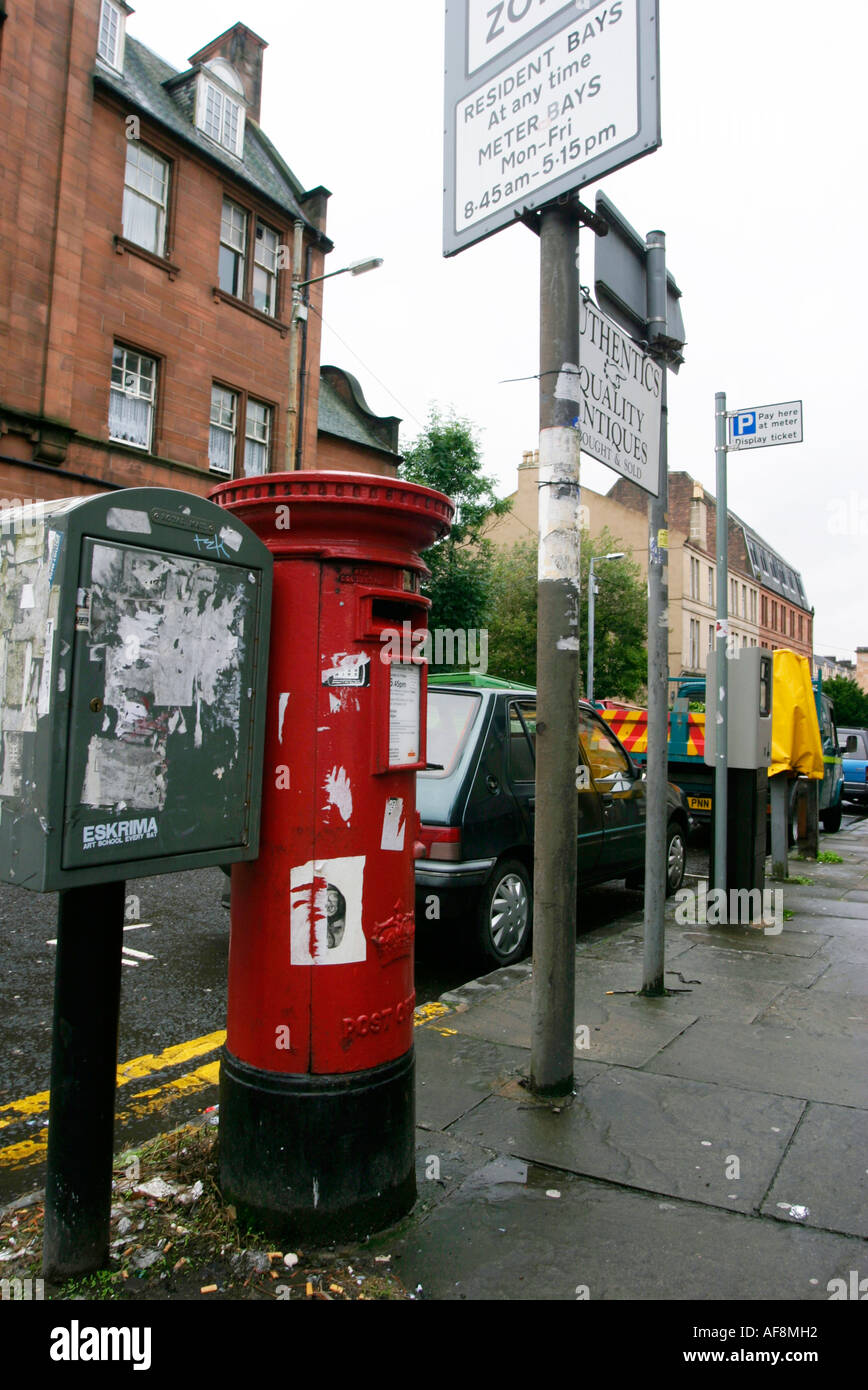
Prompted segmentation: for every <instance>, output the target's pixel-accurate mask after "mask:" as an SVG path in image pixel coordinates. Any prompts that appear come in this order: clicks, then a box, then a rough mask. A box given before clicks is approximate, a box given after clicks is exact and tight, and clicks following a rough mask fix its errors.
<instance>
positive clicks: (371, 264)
mask: <svg viewBox="0 0 868 1390" xmlns="http://www.w3.org/2000/svg"><path fill="white" fill-rule="evenodd" d="M382 264H383V258H382V256H369V257H368V258H367V260H364V261H351V262H350V264H349V265H344V266H341V268H340V270H330V271H329V272H328V274H326V275H314V276H313V278H312V279H311V280H293V282H292V288H293V289H294V290H303V289H304V288H305V286H306V285H317V284H319V282H320V280H330V279H331V278H332V276H333V275H346V274H347V272H349V274H350V275H364V274H365V272H366V271H368V270H379V268H380V266H381V265H382Z"/></svg>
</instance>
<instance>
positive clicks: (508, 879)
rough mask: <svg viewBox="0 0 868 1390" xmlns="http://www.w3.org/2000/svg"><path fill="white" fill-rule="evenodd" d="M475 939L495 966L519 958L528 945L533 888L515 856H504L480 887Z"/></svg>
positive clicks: (484, 954) (528, 876)
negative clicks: (509, 857)
mask: <svg viewBox="0 0 868 1390" xmlns="http://www.w3.org/2000/svg"><path fill="white" fill-rule="evenodd" d="M476 926H477V943H478V945H479V948H480V950H481V952H482V954H483V956H484V957H485V959H486V960H487V961H488V962H489V963H492V964H494V965H495V966H502V965H512V964H513V963H514V962H515V961H517V960H521V958H522V956H523V955H525V954H526V952H527V949H528V946H529V945H530V937H531V928H532V926H533V890H532V888H531V883H530V875H529V873H528V871H527V869H526V868H525V867H524V865H523V864H520V863H519V862H518V860H517V859H504V860H503V861H502V862H501V863H500V864H496V865H495V868H494V872H493V874H492V875H491V878H490V879H489V880H488V883H487V884H486V885H485V887H484V888H483V890H482V893H481V895H480V900H479V907H478V909H477V921H476Z"/></svg>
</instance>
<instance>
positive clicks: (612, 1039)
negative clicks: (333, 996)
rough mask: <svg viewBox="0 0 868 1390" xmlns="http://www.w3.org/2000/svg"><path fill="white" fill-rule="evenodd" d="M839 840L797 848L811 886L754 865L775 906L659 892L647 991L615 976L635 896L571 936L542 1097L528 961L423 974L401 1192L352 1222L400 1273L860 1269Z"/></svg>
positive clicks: (852, 850) (822, 1286)
mask: <svg viewBox="0 0 868 1390" xmlns="http://www.w3.org/2000/svg"><path fill="white" fill-rule="evenodd" d="M831 838H832V837H824V841H828V840H829V839H831ZM836 848H837V845H836ZM845 858H846V863H844V864H842V865H825V864H824V865H818V866H817V870H820V869H821V870H822V890H821V891H820V892H817V891H816V888H817V883H816V881H815V882H814V883H809V884H796V883H792V882H786V883H784V884H780V885H771V886H772V887H780V889H781V891H782V893H783V902H784V905H785V907H786V909H787V912H788V914H789V913H792V914H793V915H792V916H789V915H788V916H787V919H786V920H785V921H784V922H783V923H782V924H781V923H778V927H780V930H772V931H771V932H768V931H764V930H763V929H762V927H761V926H759V927H751V926H749V927H742V928H729V927H721V926H709V927H705V926H702V925H699V924H696V923H692V924H691V923H689V922H688V923H684V922H679V921H678V920H676V914H675V907H674V905H673V904H672V903H669V904H667V909H666V919H667V922H666V937H667V949H666V969H667V974H666V983H667V986H668V987H670V988H671V990H672V992H671V993H670V994H668V995H667V997H665V998H663V999H645V998H643V997H641V995H639V994H638V993H637V992H636V991H637V990H638V988H639V986H640V984H641V965H642V950H643V940H642V936H643V931H642V923H641V920H637V915H636V914H635V913H632V914H631V915H630V916H629V917H628V918H626V919H624V920H623V921H621V922H619V923H616V924H613V925H612V926H610V927H607V928H605V929H603V930H598V931H595V932H593V933H591V934H589V935H588V936H587V937H584V938H583V937H581V936H580V937H579V939H578V940H577V944H576V968H575V979H576V994H575V999H576V1016H575V1022H576V1027H577V1028H578V1029H579V1032H578V1033H577V1037H576V1042H577V1047H576V1054H575V1077H576V1084H575V1091H574V1095H573V1096H572V1097H570V1098H567V1100H565V1101H562V1102H560V1103H553V1102H539V1101H537V1100H536V1099H535V1098H534V1097H533V1096H531V1095H530V1093H529V1091H528V1089H527V1084H526V1081H527V1075H528V1071H529V1063H530V1047H531V1030H532V1004H533V990H534V982H533V978H532V973H531V971H530V968H529V963H526V964H525V965H524V966H523V967H518V968H516V969H514V970H513V971H500V972H495V973H494V974H492V975H490V976H486V977H485V978H483V979H482V980H480V981H478V982H475V984H474V986H472V987H470V988H464V989H461V990H457V991H453V992H452V993H450V994H449V995H447V996H444V999H443V1003H444V1004H445V1005H446V1008H447V1012H445V1013H444V1014H442V1015H441V1016H440V1017H439V1018H437V1019H436V1020H433V1021H431V1022H429V1023H427V1024H426V1025H424V1026H422V1027H420V1028H419V1029H417V1036H416V1047H417V1070H418V1077H419V1086H418V1096H419V1120H420V1122H421V1123H422V1124H423V1125H424V1126H425V1128H424V1130H421V1131H420V1133H419V1139H420V1147H419V1154H420V1162H419V1174H420V1177H419V1189H420V1197H419V1203H418V1204H417V1207H416V1209H415V1210H414V1212H413V1213H412V1214H411V1215H410V1216H409V1217H408V1218H407V1219H406V1220H405V1221H404V1222H402V1223H400V1225H399V1226H397V1227H394V1228H392V1230H391V1231H389V1232H386V1233H383V1234H382V1235H380V1236H378V1237H374V1238H373V1239H374V1241H375V1242H380V1243H383V1248H384V1249H385V1248H388V1249H389V1250H390V1251H391V1252H392V1253H393V1257H394V1259H395V1261H396V1265H395V1267H396V1269H397V1270H398V1271H399V1272H400V1273H401V1274H402V1277H403V1278H404V1280H405V1282H406V1283H407V1286H408V1287H416V1286H417V1285H418V1286H419V1287H420V1295H419V1296H421V1297H423V1298H433V1299H438V1300H458V1301H460V1300H463V1299H472V1300H475V1299H497V1300H511V1299H533V1300H576V1299H579V1300H582V1299H585V1298H588V1299H590V1300H591V1301H595V1300H603V1301H606V1302H612V1301H618V1300H637V1301H648V1302H649V1303H650V1302H654V1301H655V1300H667V1301H672V1302H677V1303H686V1302H690V1301H693V1302H696V1301H699V1302H706V1301H707V1302H714V1301H717V1300H736V1301H746V1300H759V1301H761V1302H773V1301H775V1300H783V1301H785V1302H799V1301H810V1302H817V1301H819V1300H825V1301H829V1300H830V1299H832V1295H833V1293H834V1291H835V1290H836V1289H837V1288H843V1287H844V1285H845V1284H846V1283H847V1281H848V1280H849V1284H848V1285H847V1287H849V1288H851V1289H852V1288H853V1287H857V1286H858V1282H859V1279H862V1280H865V1279H868V1187H866V1184H868V1171H866V1170H868V990H866V985H868V823H866V824H865V826H864V827H861V826H860V827H858V828H857V829H856V830H855V831H852V832H850V833H849V834H848V837H847V843H846V854H845ZM803 870H804V876H805V877H810V878H812V879H815V880H816V879H818V878H819V877H820V874H819V873H815V871H814V866H812V865H811V866H807V865H803V864H802V863H799V862H796V861H794V862H793V863H792V864H791V872H793V873H802V871H803ZM836 870H838V871H839V874H840V878H839V879H837V880H836ZM858 893H864V894H865V895H866V897H865V899H862V898H859V897H855V896H854V894H858ZM844 894H847V895H848V896H847V897H846V898H845V897H844ZM474 1164H475V1165H476V1166H474ZM432 1175H439V1176H432ZM432 1183H433V1184H435V1185H436V1187H437V1191H436V1192H433V1191H432V1190H431V1185H432ZM853 1271H856V1273H857V1275H858V1277H859V1279H857V1280H856V1284H855V1285H854V1281H853ZM836 1280H837V1281H839V1282H838V1283H837V1284H836V1283H835V1282H834V1281H836ZM842 1281H843V1282H842ZM865 1289H866V1292H868V1283H866V1286H865ZM841 1296H842V1295H837V1297H841Z"/></svg>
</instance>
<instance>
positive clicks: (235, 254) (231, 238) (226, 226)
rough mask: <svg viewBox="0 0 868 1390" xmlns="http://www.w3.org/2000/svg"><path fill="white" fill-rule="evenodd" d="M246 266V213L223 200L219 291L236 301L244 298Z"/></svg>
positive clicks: (225, 199)
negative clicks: (230, 295)
mask: <svg viewBox="0 0 868 1390" xmlns="http://www.w3.org/2000/svg"><path fill="white" fill-rule="evenodd" d="M246 264H247V213H246V212H245V211H244V208H240V207H239V206H238V204H237V203H233V202H230V200H229V199H228V198H224V199H223V215H222V217H221V219H220V262H219V267H218V276H219V284H220V288H221V290H224V291H225V293H226V294H234V295H235V298H236V299H243V298H244V281H245V269H246Z"/></svg>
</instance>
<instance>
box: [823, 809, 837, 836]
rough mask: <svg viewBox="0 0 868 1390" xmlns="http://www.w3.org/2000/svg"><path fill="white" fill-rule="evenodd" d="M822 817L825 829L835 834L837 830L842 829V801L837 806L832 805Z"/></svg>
mask: <svg viewBox="0 0 868 1390" xmlns="http://www.w3.org/2000/svg"><path fill="white" fill-rule="evenodd" d="M821 819H822V822H823V829H824V830H828V832H829V834H830V835H834V834H835V832H836V831H837V830H840V829H841V803H840V802H839V803H838V805H837V806H831V807H830V808H829V810H828V811H824V812H823V815H822V817H821Z"/></svg>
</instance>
